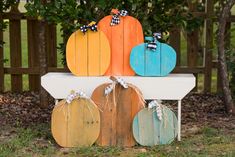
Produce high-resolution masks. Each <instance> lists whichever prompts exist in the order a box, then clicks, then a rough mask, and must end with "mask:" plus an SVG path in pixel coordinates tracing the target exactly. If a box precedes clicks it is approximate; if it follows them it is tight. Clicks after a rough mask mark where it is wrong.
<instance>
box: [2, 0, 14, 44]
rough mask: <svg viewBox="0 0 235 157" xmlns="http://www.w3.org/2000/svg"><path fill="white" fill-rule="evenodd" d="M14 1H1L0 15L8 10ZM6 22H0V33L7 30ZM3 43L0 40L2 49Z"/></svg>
mask: <svg viewBox="0 0 235 157" xmlns="http://www.w3.org/2000/svg"><path fill="white" fill-rule="evenodd" d="M15 3H16V1H15V0H2V1H0V13H2V12H4V11H6V10H8V9H9V8H10V7H11V6H12V5H13V4H15ZM7 24H8V23H7V21H3V20H1V21H0V31H4V30H5V29H6V28H7ZM4 43H5V42H4V41H1V40H0V48H2V47H3V44H4Z"/></svg>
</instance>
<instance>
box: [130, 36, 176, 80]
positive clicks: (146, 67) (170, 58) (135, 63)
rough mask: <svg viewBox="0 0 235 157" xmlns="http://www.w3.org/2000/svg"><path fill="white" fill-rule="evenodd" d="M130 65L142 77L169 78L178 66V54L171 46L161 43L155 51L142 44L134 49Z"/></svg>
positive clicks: (148, 38)
mask: <svg viewBox="0 0 235 157" xmlns="http://www.w3.org/2000/svg"><path fill="white" fill-rule="evenodd" d="M146 39H147V40H150V39H153V38H151V37H146ZM130 65H131V68H132V69H133V70H134V71H135V72H136V73H137V74H138V75H140V76H167V75H168V74H169V73H170V72H171V71H172V70H173V69H174V67H175V65H176V52H175V50H174V49H173V48H172V47H171V46H169V45H167V44H165V43H160V42H159V41H157V49H156V50H155V51H153V50H150V49H148V48H147V43H142V44H139V45H137V46H135V47H134V48H133V49H132V51H131V54H130Z"/></svg>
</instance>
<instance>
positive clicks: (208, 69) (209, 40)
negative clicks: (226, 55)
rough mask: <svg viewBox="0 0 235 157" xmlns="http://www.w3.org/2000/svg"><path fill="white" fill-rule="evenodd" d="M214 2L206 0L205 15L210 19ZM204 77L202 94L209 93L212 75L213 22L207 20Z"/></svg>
mask: <svg viewBox="0 0 235 157" xmlns="http://www.w3.org/2000/svg"><path fill="white" fill-rule="evenodd" d="M213 6H214V1H213V0H207V2H206V13H207V16H208V17H212V15H213V14H214V7H213ZM205 31H206V34H205V39H206V47H205V77H204V92H210V91H211V80H212V78H211V75H212V51H213V21H212V19H210V18H208V19H206V21H205Z"/></svg>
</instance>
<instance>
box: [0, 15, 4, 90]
mask: <svg viewBox="0 0 235 157" xmlns="http://www.w3.org/2000/svg"><path fill="white" fill-rule="evenodd" d="M2 22H3V19H2V15H0V23H2ZM0 44H3V31H2V30H1V29H0ZM3 91H4V55H3V45H2V46H1V45H0V92H3Z"/></svg>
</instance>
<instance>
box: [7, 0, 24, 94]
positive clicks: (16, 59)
mask: <svg viewBox="0 0 235 157" xmlns="http://www.w3.org/2000/svg"><path fill="white" fill-rule="evenodd" d="M18 5H19V3H17V4H15V5H14V6H13V7H12V9H11V11H10V12H11V13H16V14H17V13H19V10H18ZM9 30H10V64H11V67H21V66H22V53H21V21H20V20H18V19H11V20H9ZM11 88H12V91H13V92H20V91H22V75H21V74H12V75H11Z"/></svg>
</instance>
